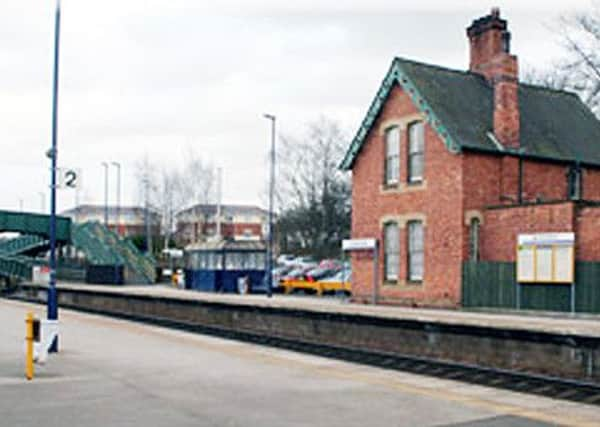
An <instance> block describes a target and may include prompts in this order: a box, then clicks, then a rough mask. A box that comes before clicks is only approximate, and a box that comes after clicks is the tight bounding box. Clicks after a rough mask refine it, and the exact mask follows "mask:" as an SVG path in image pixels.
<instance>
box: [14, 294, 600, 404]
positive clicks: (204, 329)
mask: <svg viewBox="0 0 600 427" xmlns="http://www.w3.org/2000/svg"><path fill="white" fill-rule="evenodd" d="M9 298H12V299H18V300H22V301H27V302H33V303H38V304H39V303H40V301H38V300H32V299H27V298H15V297H9ZM61 307H63V308H69V309H73V310H77V311H83V312H87V313H93V314H99V315H103V316H108V317H114V318H119V319H125V320H132V321H136V322H142V323H146V324H149V325H155V326H161V327H166V328H171V329H178V330H183V331H187V332H193V333H199V334H203V335H209V336H214V337H218V338H225V339H230V340H236V341H242V342H247V343H252V344H258V345H263V346H270V347H275V348H280V349H286V350H291V351H297V352H300V353H306V354H312V355H316V356H321V357H327V358H331V359H336V360H344V361H347V362H353V363H359V364H363V365H369V366H376V367H380V368H384V369H392V370H397V371H402V372H410V373H414V374H419V375H427V376H431V377H436V378H443V379H449V380H454V381H462V382H466V383H471V384H478V385H483V386H488V387H494V388H499V389H505V390H512V391H516V392H522V393H530V394H535V395H540V396H545V397H550V398H554V399H562V400H570V401H575V402H580V403H586V404H591V405H597V406H600V384H597V383H591V382H584V381H578V380H569V379H564V378H559V377H552V376H544V375H539V374H531V373H527V372H517V371H509V370H503V369H494V368H488V367H483V366H478V365H469V364H461V363H457V362H446V361H442V360H436V359H429V358H423V357H416V356H409V355H399V354H395V353H384V352H376V351H366V350H363V349H360V348H352V347H340V346H333V345H326V344H320V343H314V342H308V341H300V340H297V339H291V338H286V337H279V336H272V335H267V334H258V333H255V332H247V331H244V330H236V329H226V328H221V327H216V326H208V325H200V324H196V323H188V322H184V321H180V320H173V319H168V318H162V317H156V316H147V315H136V314H129V313H117V312H110V313H107V312H105V311H101V310H95V309H87V308H81V307H79V306H76V305H74V304H61Z"/></svg>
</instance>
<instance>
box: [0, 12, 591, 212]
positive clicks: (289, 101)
mask: <svg viewBox="0 0 600 427" xmlns="http://www.w3.org/2000/svg"><path fill="white" fill-rule="evenodd" d="M213 4H218V6H214V5H213ZM0 5H1V6H2V7H1V8H0V10H1V12H0V77H1V78H0V144H1V145H0V146H1V147H2V152H1V154H2V155H1V164H2V167H0V208H2V209H19V207H20V203H21V201H22V204H23V208H24V209H25V210H28V211H39V210H40V209H41V203H42V200H41V199H42V196H41V195H40V193H42V192H45V193H48V180H49V173H50V172H49V161H48V159H47V158H46V157H45V155H44V153H45V151H46V150H47V149H48V148H49V147H50V143H51V139H50V125H51V83H52V55H53V53H52V49H53V31H54V1H51V0H45V1H40V0H0ZM494 5H497V6H500V7H501V10H502V15H503V17H505V18H507V19H508V20H509V29H510V30H511V32H512V34H513V39H512V51H513V52H514V53H516V54H517V55H518V56H519V60H520V64H521V65H522V66H523V65H524V64H530V65H536V66H540V67H543V66H547V65H548V64H550V63H551V62H552V60H553V59H555V58H556V57H557V56H559V55H560V51H559V48H558V44H557V41H556V36H555V34H553V31H552V26H553V24H554V20H555V18H556V17H557V16H559V15H561V14H563V13H565V12H568V11H570V10H573V9H574V8H579V9H586V8H589V6H590V2H589V1H588V0H570V1H564V0H527V1H523V0H515V1H510V0H505V1H501V0H497V1H487V0H485V1H480V0H478V1H471V0H462V1H461V0H452V1H447V0H420V1H417V2H405V1H400V0H390V1H384V0H360V1H359V0H356V1H350V0H347V1H343V2H341V1H325V0H297V1H295V2H285V1H281V0H274V1H268V0H264V1H258V0H257V1H251V0H243V1H242V0H240V1H226V0H219V1H198V0H187V1H186V0H162V1H158V0H102V1H98V0H94V1H92V0H63V2H62V24H61V25H62V32H61V60H60V67H61V73H60V99H59V138H58V141H59V154H58V159H59V165H60V166H66V167H76V168H81V169H82V171H83V181H82V183H83V186H82V190H81V192H80V195H79V198H80V201H81V202H82V203H103V197H104V196H103V194H104V193H103V188H104V187H103V185H104V180H103V179H104V178H103V169H102V167H101V165H100V162H102V161H113V160H116V161H119V162H121V164H122V165H123V174H124V177H123V196H122V198H123V203H125V204H129V203H134V202H136V201H137V200H139V197H138V196H137V195H136V193H135V181H134V165H135V163H136V161H137V160H138V159H140V158H143V157H144V155H146V154H147V155H148V157H149V159H150V160H151V161H153V162H156V163H158V164H164V165H168V164H177V163H181V162H182V161H183V153H184V152H185V151H186V149H187V147H193V149H194V150H196V151H197V152H198V153H199V154H200V155H201V156H202V158H204V159H205V160H207V161H212V162H213V163H214V164H215V165H218V166H221V167H222V168H223V171H224V183H223V187H224V188H223V190H224V195H223V196H224V201H225V202H229V203H261V200H263V199H264V198H263V197H262V196H261V193H262V191H263V188H264V185H263V183H264V181H265V179H266V176H267V171H266V156H267V150H268V146H269V123H268V122H267V121H266V120H265V119H264V118H262V113H264V112H269V113H272V114H275V115H277V118H278V126H279V131H280V132H281V133H283V134H297V133H299V132H301V131H302V129H303V126H304V124H305V123H307V122H309V121H311V120H315V119H317V118H318V117H319V116H321V115H326V116H328V117H330V118H332V119H334V120H337V121H339V122H340V123H341V124H342V125H343V127H344V128H345V129H346V130H347V131H348V133H349V135H350V136H351V135H352V134H353V133H354V132H355V131H356V129H357V127H358V125H359V123H360V120H362V115H363V114H364V113H365V111H366V109H367V107H368V105H369V103H370V102H371V99H372V97H373V96H374V94H375V92H376V90H377V88H378V85H379V83H380V82H381V80H382V78H383V77H384V74H385V72H386V71H387V68H388V67H389V64H390V62H391V60H392V58H393V57H394V56H404V57H408V58H413V59H418V60H421V61H424V62H430V63H435V64H440V65H444V66H448V67H452V68H458V69H464V68H466V67H467V64H468V50H467V39H466V35H465V27H466V26H468V25H469V24H470V22H471V20H472V19H474V18H477V17H480V16H482V15H484V14H487V13H488V12H489V10H490V8H491V7H492V6H494ZM114 184H115V171H114V169H113V170H112V171H111V194H110V197H111V199H110V200H111V203H113V202H114V200H115V190H114ZM74 203H75V194H74V193H73V192H72V191H67V190H61V191H60V194H59V205H58V209H59V211H61V210H64V209H67V208H70V207H72V206H73V205H74ZM48 204H49V195H48V196H46V205H48Z"/></svg>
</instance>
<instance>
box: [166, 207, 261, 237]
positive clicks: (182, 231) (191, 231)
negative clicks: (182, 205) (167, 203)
mask: <svg viewBox="0 0 600 427" xmlns="http://www.w3.org/2000/svg"><path fill="white" fill-rule="evenodd" d="M217 210H218V208H217V205H214V204H198V205H195V206H192V207H190V208H188V209H185V210H183V211H181V212H179V213H178V214H177V215H176V228H177V232H176V239H177V241H178V243H179V244H182V245H187V244H189V243H194V242H199V241H203V240H205V239H207V238H209V237H212V236H215V235H216V234H217V227H218V221H217ZM268 222H269V213H268V211H266V210H264V209H262V208H259V207H258V206H249V205H225V204H224V205H221V215H220V227H221V237H223V238H225V239H231V240H263V238H264V236H266V235H267V231H268Z"/></svg>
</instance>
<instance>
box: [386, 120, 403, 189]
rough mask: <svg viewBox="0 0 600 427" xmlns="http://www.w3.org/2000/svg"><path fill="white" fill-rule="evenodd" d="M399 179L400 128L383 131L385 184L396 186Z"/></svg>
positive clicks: (394, 127) (395, 127)
mask: <svg viewBox="0 0 600 427" xmlns="http://www.w3.org/2000/svg"><path fill="white" fill-rule="evenodd" d="M399 178H400V128H399V127H398V126H393V127H390V128H388V129H386V130H385V183H386V184H396V183H398V180H399Z"/></svg>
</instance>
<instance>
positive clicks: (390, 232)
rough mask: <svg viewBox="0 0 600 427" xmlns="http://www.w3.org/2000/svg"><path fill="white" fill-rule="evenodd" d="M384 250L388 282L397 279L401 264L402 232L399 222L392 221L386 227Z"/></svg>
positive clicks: (385, 275) (384, 231) (386, 279)
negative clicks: (400, 232)
mask: <svg viewBox="0 0 600 427" xmlns="http://www.w3.org/2000/svg"><path fill="white" fill-rule="evenodd" d="M383 250H384V254H383V258H384V260H383V262H384V269H385V271H384V275H383V276H384V280H385V281H386V282H393V281H396V280H398V269H399V266H400V234H399V231H398V224H396V223H395V222H390V223H388V224H386V225H385V227H384V230H383Z"/></svg>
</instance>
